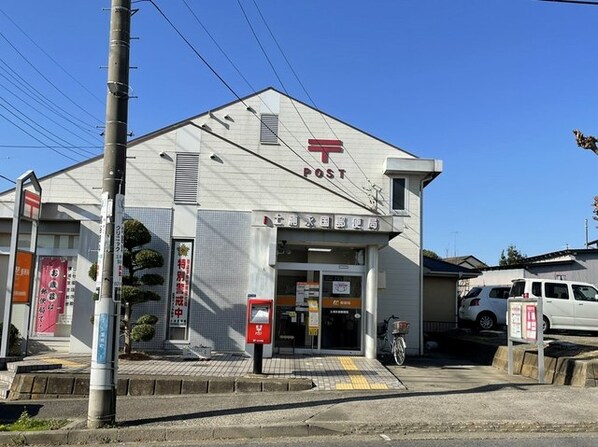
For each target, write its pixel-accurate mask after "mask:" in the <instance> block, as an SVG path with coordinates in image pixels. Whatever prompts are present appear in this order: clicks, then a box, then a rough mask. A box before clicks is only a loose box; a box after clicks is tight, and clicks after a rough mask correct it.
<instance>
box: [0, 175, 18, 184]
mask: <svg viewBox="0 0 598 447" xmlns="http://www.w3.org/2000/svg"><path fill="white" fill-rule="evenodd" d="M0 177H1V178H3V179H4V180H8V181H9V182H11V183H14V184H15V185H16V184H17V182H15V181H14V180H11V179H9V178H8V177H5V176H3V175H2V174H0Z"/></svg>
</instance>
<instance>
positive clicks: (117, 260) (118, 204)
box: [112, 194, 125, 301]
mask: <svg viewBox="0 0 598 447" xmlns="http://www.w3.org/2000/svg"><path fill="white" fill-rule="evenodd" d="M114 203H115V207H114V212H115V216H114V261H113V262H114V264H113V269H112V284H113V294H112V297H113V299H114V301H120V295H121V290H122V285H123V249H124V247H123V243H124V227H123V215H124V212H125V196H124V195H123V194H116V197H115V198H114Z"/></svg>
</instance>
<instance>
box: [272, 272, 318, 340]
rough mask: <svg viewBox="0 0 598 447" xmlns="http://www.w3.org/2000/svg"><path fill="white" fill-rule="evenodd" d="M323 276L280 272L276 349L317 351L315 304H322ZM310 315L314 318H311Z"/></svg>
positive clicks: (315, 273) (278, 278) (313, 273)
mask: <svg viewBox="0 0 598 447" xmlns="http://www.w3.org/2000/svg"><path fill="white" fill-rule="evenodd" d="M319 290H320V272H319V271H312V270H307V271H304V270H279V271H278V276H277V282H276V315H275V325H276V329H275V335H274V346H275V347H278V348H280V347H288V346H289V345H293V346H294V348H295V349H310V350H311V349H317V348H318V342H319V340H318V333H319V332H318V331H317V330H314V324H315V323H317V321H316V322H314V317H313V304H312V312H310V307H309V306H310V302H312V303H313V302H317V303H319V296H320V292H319ZM318 305H319V304H318ZM310 313H311V314H312V316H311V318H310Z"/></svg>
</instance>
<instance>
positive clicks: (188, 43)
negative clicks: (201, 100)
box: [145, 0, 370, 210]
mask: <svg viewBox="0 0 598 447" xmlns="http://www.w3.org/2000/svg"><path fill="white" fill-rule="evenodd" d="M145 1H147V2H149V3H151V4H152V5H153V6H154V8H156V10H157V11H158V13H159V14H160V15H161V16H162V18H163V19H164V20H165V21H166V22H167V23H168V24H169V25H170V27H171V28H172V29H173V30H174V31H175V33H176V34H177V35H178V36H179V37H180V38H181V39H182V40H183V41H184V42H185V43H186V44H187V46H188V47H189V48H190V49H191V50H192V51H193V53H194V54H195V55H196V56H197V57H198V58H199V59H200V60H201V61H202V62H203V63H204V64H205V65H206V67H208V69H209V70H210V71H211V72H212V73H213V74H214V76H216V77H217V78H218V80H220V82H222V84H223V85H224V86H225V87H226V88H227V89H228V90H229V91H230V92H231V93H232V94H233V95H234V96H235V97H236V98H237V100H239V101H240V102H241V103H242V104H243V105H244V106H245V107H246V108H247V109H248V110H253V109H252V108H251V107H249V106H248V105H247V103H246V102H245V101H244V100H243V98H241V96H239V94H238V93H237V92H236V91H235V90H234V89H233V88H232V87H231V86H230V84H229V83H228V82H226V80H225V79H224V78H223V77H222V76H221V75H220V74H219V73H218V72H217V71H216V70H215V69H214V67H212V65H211V64H210V63H209V62H208V61H207V60H206V59H205V58H204V57H203V56H202V55H201V54H200V53H199V51H197V49H196V48H195V47H194V46H193V44H192V43H191V42H190V41H189V40H188V39H187V38H186V37H185V36H184V35H183V33H182V32H181V31H180V30H179V29H178V28H177V27H176V25H175V24H174V23H173V22H172V21H171V20H170V19H169V18H168V16H167V15H166V14H165V13H164V11H162V9H161V8H160V7H159V6H158V5H157V4H156V3H155V2H154V0H145ZM253 115H254V116H255V117H256V118H257V119H258V120H259V121H260V122H261V123H262V125H264V126H265V127H266V128H267V129H268V130H269V131H270V132H272V133H273V134H276V133H275V132H273V131H272V129H271V128H270V127H269V126H268V125H267V124H266V123H265V122H264V121H263V120H262V119H261V118H260V117H259V116H257V114H256V113H255V112H254V113H253ZM278 139H279V140H280V141H281V142H282V143H283V145H284V146H285V147H287V148H288V149H289V150H290V151H291V152H293V153H294V154H295V155H296V156H297V157H298V158H299V159H300V160H302V161H303V162H304V163H305V164H307V165H308V166H310V167H311V168H312V169H315V168H314V167H313V166H312V165H311V164H310V163H309V162H308V161H307V160H305V158H303V157H302V156H301V155H300V154H299V153H298V152H297V151H295V150H294V149H293V148H292V147H291V146H289V145H288V144H287V143H286V142H285V141H284V140H283V139H282V138H280V136H278ZM306 180H307V179H306ZM328 180H329V179H328ZM333 185H335V184H334V183H333ZM335 186H337V185H335ZM337 187H338V186H337ZM339 189H340V188H339ZM345 194H347V193H346V192H345ZM345 199H346V200H350V201H351V202H353V199H349V197H345ZM355 200H358V199H355ZM361 206H364V207H366V208H367V206H366V205H363V204H362V205H361ZM367 209H368V210H370V208H367Z"/></svg>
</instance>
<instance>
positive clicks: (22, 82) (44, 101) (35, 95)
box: [0, 59, 99, 138]
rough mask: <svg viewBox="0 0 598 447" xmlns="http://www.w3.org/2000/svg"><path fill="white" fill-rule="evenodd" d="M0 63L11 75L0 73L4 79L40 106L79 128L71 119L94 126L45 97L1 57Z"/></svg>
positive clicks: (0, 67) (90, 126) (2, 68)
mask: <svg viewBox="0 0 598 447" xmlns="http://www.w3.org/2000/svg"><path fill="white" fill-rule="evenodd" d="M0 64H2V65H4V67H2V66H1V65H0V69H1V70H3V71H4V72H5V73H9V74H10V76H11V77H12V80H11V79H9V78H8V77H7V76H6V75H4V74H2V73H0V76H1V77H3V78H4V79H6V80H7V81H8V82H9V83H10V84H12V85H13V86H14V87H15V88H17V90H20V91H21V92H23V93H24V94H25V95H27V96H28V97H30V98H31V99H33V100H34V101H35V102H37V103H38V104H40V105H41V106H43V107H45V108H46V109H48V110H50V111H51V112H52V113H55V114H56V115H58V116H59V117H61V118H62V119H63V120H65V121H68V122H69V123H71V124H73V125H74V126H76V127H78V128H80V125H79V124H77V123H75V121H73V120H76V121H78V122H79V123H81V124H83V125H84V126H87V127H89V128H95V126H93V125H92V124H89V123H86V122H85V121H82V120H81V119H79V118H78V117H76V116H74V115H73V114H71V113H69V112H68V111H66V110H65V109H64V108H62V107H60V106H59V105H57V104H53V102H52V101H51V100H50V99H49V98H47V97H46V96H45V95H44V94H43V93H41V92H40V91H39V90H38V89H36V88H35V87H34V86H32V85H31V84H30V83H29V82H28V81H27V80H26V79H24V78H23V77H22V76H21V75H19V74H18V73H17V72H16V71H15V70H13V68H12V67H10V66H9V65H8V64H7V63H6V62H4V61H3V60H2V59H0ZM14 79H17V80H18V81H19V83H17V82H15V81H14ZM23 86H26V87H27V90H28V91H25V89H24V88H23ZM40 98H41V99H40ZM61 112H62V113H61ZM65 115H68V116H69V117H70V118H72V119H70V118H67V117H66V116H65ZM81 129H82V130H85V131H87V132H91V131H90V130H88V129H83V128H81ZM95 136H96V138H99V137H97V135H95Z"/></svg>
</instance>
